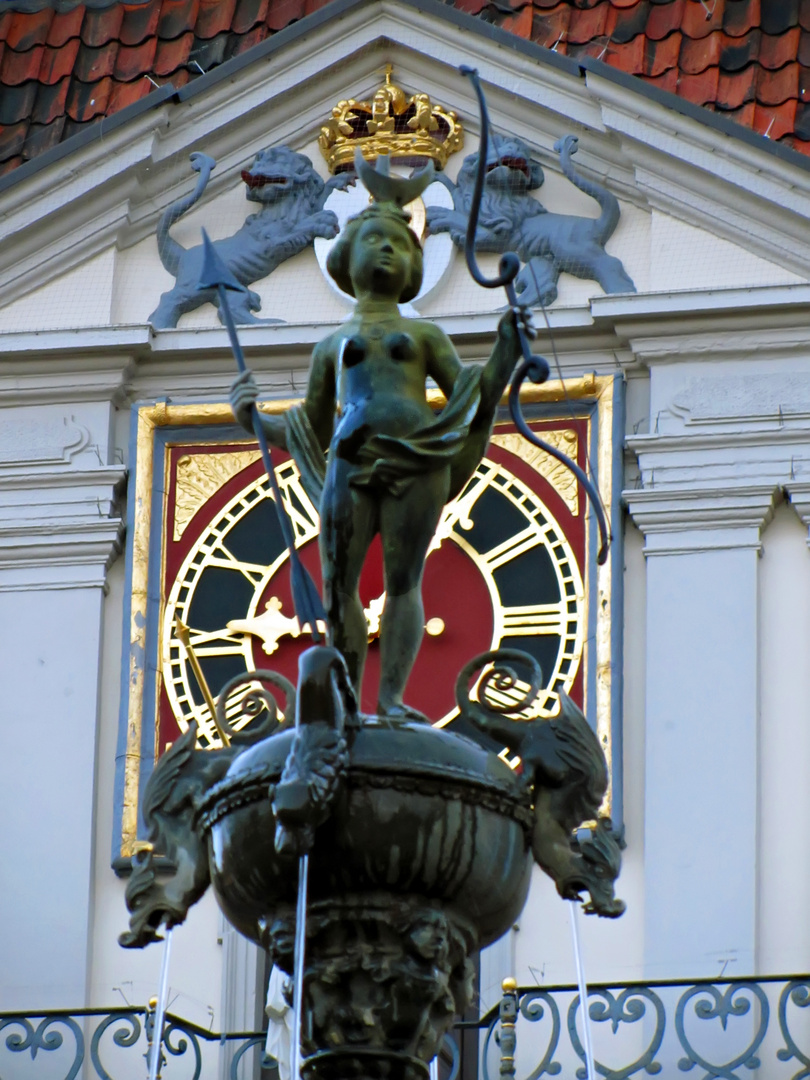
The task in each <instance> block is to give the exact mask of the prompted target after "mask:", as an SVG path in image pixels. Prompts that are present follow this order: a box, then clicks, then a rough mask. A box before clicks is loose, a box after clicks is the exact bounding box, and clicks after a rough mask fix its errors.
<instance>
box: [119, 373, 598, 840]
mask: <svg viewBox="0 0 810 1080" xmlns="http://www.w3.org/2000/svg"><path fill="white" fill-rule="evenodd" d="M614 381H615V380H614V377H613V376H598V375H585V376H583V377H581V378H578V379H572V380H570V381H566V384H565V387H564V388H563V386H562V384H561V383H559V382H558V381H549V382H548V383H545V384H543V385H542V386H532V385H529V386H528V387H524V388H523V391H522V393H521V401H522V402H523V403H524V404H534V403H551V402H559V401H562V400H565V399H566V398H567V399H571V400H572V401H574V400H580V401H581V400H590V401H591V402H593V403H594V404H595V406H596V413H597V442H596V457H597V460H596V462H594V464H595V466H596V470H597V475H598V477H599V485H600V491H601V494H602V499H603V501H604V504H605V506H606V507H608V508H610V507H612V505H613V500H614V491H613V483H614V475H613V474H614V392H613V388H614ZM299 400H300V399H299V398H293V399H282V400H274V401H269V402H266V403H264V404H263V405H262V406H261V408H262V410H263V411H265V412H268V413H278V412H282V411H284V410H285V409H287V408H289V407H290V406H291V405H293V404H297V403H298V401H299ZM428 400H429V401H430V403H431V404H432V405H437V406H439V405H441V403H442V402H443V400H444V398H443V396H442V394H441V392H440V391H438V390H434V391H430V392H429V393H428ZM136 417H137V419H136V425H137V427H136V432H135V452H136V461H135V463H134V464H135V484H134V504H135V505H134V514H133V515H132V521H133V525H132V539H131V552H132V554H131V585H130V595H129V603H130V611H129V670H128V672H127V674H128V678H127V687H128V691H127V701H126V741H125V749H124V762H123V792H122V809H121V845H120V858H121V859H127V858H129V857H130V856H131V855H132V854H134V852H135V851H136V850H137V849H138V846H139V843H140V841H139V840H138V799H139V791H140V780H141V759H142V755H141V745H142V737H143V718H144V690H145V685H144V676H145V670H146V669H145V664H144V663H143V657H144V656H145V655H146V650H147V644H148V643H147V638H146V627H147V603H148V588H149V579H150V572H151V573H154V572H155V568H154V567H150V540H151V536H152V520H151V518H152V498H153V491H154V481H155V475H154V473H155V452H154V451H155V431H156V429H159V428H164V427H181V426H182V427H184V428H189V427H202V426H205V425H216V424H223V423H228V422H231V421H232V414H231V411H230V408H229V406H228V405H227V404H225V403H216V404H204V403H203V404H190V405H174V404H169V403H167V402H157V403H156V404H153V405H142V406H140V407H138V408H137V409H136ZM527 450H528V452H529V454H531V452H532V449H531V448H530V447H527ZM162 464H163V467H164V468H165V461H164V462H163V463H162ZM538 465H539V463H535V464H534V467H535V468H537V469H538V471H543V472H544V474H545V475H546V476H547V479H548V480H549V481H550V482H552V483H555V479H556V478H552V476H551V475H549V474H548V472H547V470H550V469H551V468H552V466H551V465H550V464H546V465H545V466H544V467H543V468H542V469H541V468H540V467H538ZM164 479H165V478H164ZM555 486H558V485H557V484H556V483H555ZM558 490H559V488H558ZM560 494H561V495H563V492H562V491H560ZM563 497H564V498H566V497H567V498H568V499H570V498H571V494H570V491H569V492H568V493H567V495H563ZM580 512H582V511H580ZM583 575H584V587H585V595H586V597H587V596H590V597H591V603H594V604H595V605H596V618H595V627H596V640H595V655H593V656H592V657H590V658H589V656H588V652H587V650H586V653H585V657H584V660H583V663H584V671H583V678H584V684H585V686H586V693H587V686H588V684H589V671H588V664H589V660H590V662H595V664H596V673H595V675H596V677H595V702H596V717H597V722H596V730H597V735H598V737H599V740H600V743H601V744H602V747H603V749H604V751H605V755H606V757H607V763H608V773H609V776H610V777H611V779H612V777H613V761H612V751H613V747H612V744H611V707H612V682H613V680H612V669H613V655H612V645H613V643H612V629H611V628H612V596H613V581H612V567H611V560H610V559H608V561H607V562H606V563H605V564H604V565H603V566H599V567H596V566H595V565H593V564H592V561H591V560H586V564H585V566H584V567H583ZM594 575H595V582H594V581H593V580H592V579H593V577H594ZM594 584H595V589H594ZM162 617H163V611H162V609H161V612H160V618H159V624H160V623H161V622H162ZM158 685H159V682H158ZM156 696H157V694H156ZM154 711H155V715H157V701H155V703H154ZM611 806H612V787H609V789H608V792H607V795H606V799H605V812H606V813H610V811H611Z"/></svg>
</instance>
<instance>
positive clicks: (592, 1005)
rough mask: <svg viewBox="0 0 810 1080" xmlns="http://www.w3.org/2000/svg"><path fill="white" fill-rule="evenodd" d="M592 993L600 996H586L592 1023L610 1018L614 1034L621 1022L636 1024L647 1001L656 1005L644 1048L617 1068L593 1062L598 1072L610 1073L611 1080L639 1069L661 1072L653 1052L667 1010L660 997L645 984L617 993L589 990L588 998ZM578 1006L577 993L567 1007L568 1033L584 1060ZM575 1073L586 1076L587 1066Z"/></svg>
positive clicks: (660, 1038)
mask: <svg viewBox="0 0 810 1080" xmlns="http://www.w3.org/2000/svg"><path fill="white" fill-rule="evenodd" d="M592 996H594V997H600V998H602V1000H601V1001H591V1000H589V1002H588V1015H589V1017H590V1019H591V1020H592V1021H594V1022H595V1023H606V1022H609V1023H610V1026H611V1030H612V1032H613V1034H614V1035H615V1034H616V1032H617V1031H618V1030H619V1025H620V1024H635V1023H637V1022H638V1021H639V1020H643V1019H644V1017H645V1016H646V1015H647V1004H646V1003H647V1002H649V1003H650V1004H651V1005H652V1006H653V1008H654V1009H655V1030H654V1031H653V1033H652V1037H651V1038H650V1041H649V1043H648V1045H647V1048H646V1049H645V1050H644V1052H643V1053H641V1054H640V1055H639V1056H638V1057H637V1058H636V1059H635V1060H634V1061H631V1062H630V1063H629V1064H628V1065H625V1066H623V1067H621V1068H619V1069H608V1068H606V1066H604V1065H601V1064H599V1062H594V1065H595V1067H596V1070H597V1072H600V1073H601V1074H602V1076H609V1077H610V1078H611V1080H628V1078H629V1077H631V1076H636V1075H638V1074H639V1073H640V1072H641V1070H642V1069H643V1070H644V1071H645V1072H646V1073H647V1074H648V1075H650V1076H655V1075H656V1074H658V1073H660V1072H661V1063H660V1062H659V1061H656V1056H657V1054H658V1052H659V1050H660V1049H661V1043H662V1042H663V1039H664V1031H665V1028H666V1011H665V1009H664V1004H663V1002H662V1001H661V999H660V997H659V996H658V995H657V994H656V993H655V992H654V991H652V990H650V989H649V988H648V987H646V986H640V987H637V986H631V987H627V988H626V989H624V990H622V991H621V993H619V994H613V993H612V992H611V991H610V990H607V989H596V990H591V991H590V992H589V999H590V997H592ZM579 1008H580V1000H579V995H577V996H576V997H575V998H574V1000H573V1001H572V1002H571V1004H570V1006H569V1008H568V1035H569V1037H570V1039H571V1045H572V1046H573V1048H574V1051H575V1053H576V1055H577V1057H578V1058H579V1059H580V1060H581V1061H582V1062H584V1061H585V1049H584V1047H583V1045H582V1042H581V1040H580V1038H579V1033H578V1032H577V1012H578V1011H579ZM577 1077H579V1080H583V1078H585V1080H587V1069H585V1068H579V1069H577Z"/></svg>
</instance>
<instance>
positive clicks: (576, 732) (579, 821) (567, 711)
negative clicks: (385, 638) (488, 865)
mask: <svg viewBox="0 0 810 1080" xmlns="http://www.w3.org/2000/svg"><path fill="white" fill-rule="evenodd" d="M504 660H509V661H517V662H518V663H520V664H521V665H523V666H525V667H527V668H528V669H529V670H531V671H532V672H533V683H532V687H531V691H530V694H529V695H527V696H528V697H529V698H532V697H534V694H535V693H536V688H537V686H538V685H539V684H540V671H539V668H538V666H537V664H536V661H534V659H533V658H532V657H531V656H528V655H527V654H524V653H520V652H519V651H518V650H500V651H494V652H491V653H485V654H484V655H483V656H481V657H477V658H476V660H473V661H471V663H470V664H468V665H467V666H466V667H465V668H464V670H463V671H462V673H461V675H460V676H459V680H458V683H457V687H456V700H457V702H458V705H459V708H460V709H461V712H462V715H463V716H465V717H466V718H467V719H469V720H470V721H471V722H472V723H473V724H474V725H475V726H476V727H478V728H479V730H480V731H482V732H483V733H484V734H486V735H488V736H490V737H491V738H494V739H496V740H498V741H499V742H500V743H501V744H502V745H505V746H508V747H509V749H510V750H511V751H512V752H513V753H515V754H518V755H519V756H520V758H521V761H522V763H523V770H524V776H525V778H526V782H527V784H528V785H530V788H531V791H532V801H533V808H534V827H533V830H532V854H533V855H534V860H535V862H536V863H537V864H538V866H540V867H541V868H542V869H543V870H544V871H545V872H546V873H547V874H548V875H549V877H550V878H552V880H553V881H554V883H555V885H556V886H557V892H558V893H559V894H560V896H562V897H563V899H564V900H579V899H581V897H580V893H581V892H582V891H583V890H587V892H588V893H589V894H590V900H589V902H588V903H587V904H586V905H585V911H586V912H588V913H589V914H596V915H604V916H606V917H608V918H616V917H618V916H619V915H621V914H622V913H623V912H624V910H625V904H624V902H623V901H622V900H617V899H616V897H615V895H614V891H613V883H614V881H615V880H616V878H617V877H618V875H619V871H620V869H621V848H620V845H619V841H618V840H617V839H616V837H615V835H614V833H613V826H612V822H611V820H610V818H609V817H606V816H604V815H600V813H599V808H600V806H601V805H602V800H603V799H604V797H605V792H606V791H607V785H608V772H607V765H606V763H605V756H604V754H603V753H602V748H601V746H600V745H599V740H598V738H597V737H596V735H595V733H594V731H593V730H592V728H591V726H590V724H589V723H588V721H587V720H586V719H585V716H584V715H583V713H582V712H581V710H580V709H579V708H578V707H577V706H576V705H575V704H574V702H573V701H572V700H571V699H570V698H569V697H568V695H567V694H565V693H561V694H560V712H559V714H558V715H557V716H555V717H552V718H551V719H550V720H546V719H533V720H525V719H515V718H514V715H515V712H517V711H519V709H520V707H522V706H525V704H527V701H526V699H525V698H524V700H523V701H521V702H520V703H519V705H518V706H517V707H516V708H514V709H513V708H512V707H510V713H509V714H507V713H505V712H503V711H499V710H498V709H497V708H493V707H491V706H489V705H488V704H487V694H486V688H487V685H497V680H498V677H499V676H500V678H501V679H503V678H504V672H507V674H506V676H505V677H507V678H509V679H511V680H512V682H513V683H514V673H513V672H511V671H509V670H508V669H505V668H504V666H503V664H504ZM487 662H490V663H494V664H495V665H496V667H495V669H494V671H492V670H491V671H490V672H489V673H488V674H485V675H484V677H483V678H482V680H481V682H480V683H479V688H478V700H472V699H470V698H469V697H467V699H466V700H465V699H464V697H462V694H461V692H460V688H461V686H462V684H463V685H464V686H466V684H467V681H468V678H469V675H470V674H471V673H472V672H473V671H475V670H477V669H479V668H481V666H482V664H484V663H487ZM482 699H483V700H482ZM510 714H511V715H510Z"/></svg>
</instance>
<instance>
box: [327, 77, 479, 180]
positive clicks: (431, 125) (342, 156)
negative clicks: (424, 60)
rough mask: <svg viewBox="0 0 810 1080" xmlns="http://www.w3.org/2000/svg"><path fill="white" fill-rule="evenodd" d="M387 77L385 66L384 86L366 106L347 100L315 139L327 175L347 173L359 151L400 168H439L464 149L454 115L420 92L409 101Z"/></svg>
mask: <svg viewBox="0 0 810 1080" xmlns="http://www.w3.org/2000/svg"><path fill="white" fill-rule="evenodd" d="M391 74H392V67H391V65H390V64H386V67H385V82H384V83H383V85H382V86H381V87H379V89H378V90H376V91H375V93H374V96H373V97H372V99H371V100H370V101H355V100H354V98H349V99H348V100H343V101H339V102H338V103H337V105H335V107H334V108H333V109H332V115H331V117H330V118H329V119H328V120H327V121H326V123H325V124H324V125H323V126H322V127H321V133H320V135H319V137H318V145H319V146H320V148H321V153H322V154H323V156H324V158H325V159H326V163H327V165H328V166H329V171H330V172H332V173H338V172H343V171H346V170H349V169H351V168H352V167H353V165H354V155H355V150H356V149H357V148H358V147H359V148H360V149H361V150H362V152H363V157H364V158H365V159H366V161H374V160H376V159H377V158H378V157H380V155H389V156H390V158H391V160H392V161H402V162H403V163H405V164H413V162H414V160H415V159H416V160H421V159H424V158H428V159H429V160H430V161H433V162H435V164H436V165H437V167H438V168H439V169H443V168H444V167H445V165H446V164H447V161H448V158H449V157H450V155H451V154H454V153H455V152H456V151H457V150H461V148H462V147H463V145H464V129H463V127H462V123H461V121H460V120H459V118H458V117H457V116H456V114H455V113H454V112H451V111H449V110H447V109H445V108H444V107H443V106H442V105H434V104H433V102H432V101H431V100H430V96H429V95H428V94H426V93H424V92H421V91H420V92H418V93H416V94H412V95H411V96H410V97H408V95H407V94H406V93H405V91H404V90H402V89H401V88H400V87H399V86H397V85H396V83H394V82H393V81H392V79H391Z"/></svg>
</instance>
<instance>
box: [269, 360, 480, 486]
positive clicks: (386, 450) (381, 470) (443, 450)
mask: <svg viewBox="0 0 810 1080" xmlns="http://www.w3.org/2000/svg"><path fill="white" fill-rule="evenodd" d="M480 383H481V368H478V367H472V368H464V369H463V370H462V371H461V372H460V374H459V376H458V378H457V379H456V384H455V386H454V387H453V392H452V393H451V395H450V397H449V398H448V401H447V404H446V405H445V407H444V408H443V409H442V411H441V412H440V413H439V415H438V416H436V417H435V418H434V419H433V420H432V421H431V422H430V423H428V424H425V425H424V426H423V427H421V428H418V429H417V430H416V431H414V432H413V433H412V434H411V435H409V436H407V438H395V437H394V436H391V435H371V436H370V437H369V438H368V439H367V440H366V441H365V443H364V444H363V445H362V447H361V448H360V449H359V450H358V451H357V453H356V455H354V459H353V460H354V462H355V472H354V474H353V476H352V479H351V484H352V486H353V487H358V488H370V489H373V490H383V491H387V492H390V493H391V494H392V495H394V496H399V495H402V494H403V493H404V492H405V491H406V490H407V489H408V488H409V487H410V485H411V484H412V483H413V482H414V481H415V480H417V479H418V478H419V477H420V476H424V475H425V473H429V472H433V471H434V470H436V469H441V468H443V467H445V466H447V465H449V466H450V494H449V495H448V499H452V498H454V497H455V496H456V495H457V494H458V493H459V491H461V489H462V488H463V487H464V485H465V484H466V482H467V481H468V480H469V478H470V476H471V475H472V473H473V471H474V470H475V467H476V465H477V464H478V462H479V461H480V460H481V458H482V457H483V455H484V451H485V449H486V445H487V441H488V439H489V433H490V428H491V424H492V417H491V416H488V417H487V416H482V415H480V412H479V406H480V403H481V391H480ZM285 415H286V424H287V448H288V450H289V452H290V454H291V455H292V457H293V460H294V461H295V463H296V465H297V466H298V469H299V471H300V473H301V483H302V484H303V486H304V490H305V491H306V493H307V495H309V497H310V499H312V502H313V504H314V505H315V506H320V503H321V495H322V493H323V486H324V480H325V478H326V455H325V454H324V452H323V450H322V449H321V445H320V443H319V442H318V439H317V437H316V435H315V432H314V431H313V430H312V425H311V424H310V422H309V417H308V416H307V414H306V411H305V409H304V407H303V406H301V405H299V406H296V407H295V408H293V409H290V410H289V411H288V412H287V413H286V414H285Z"/></svg>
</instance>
